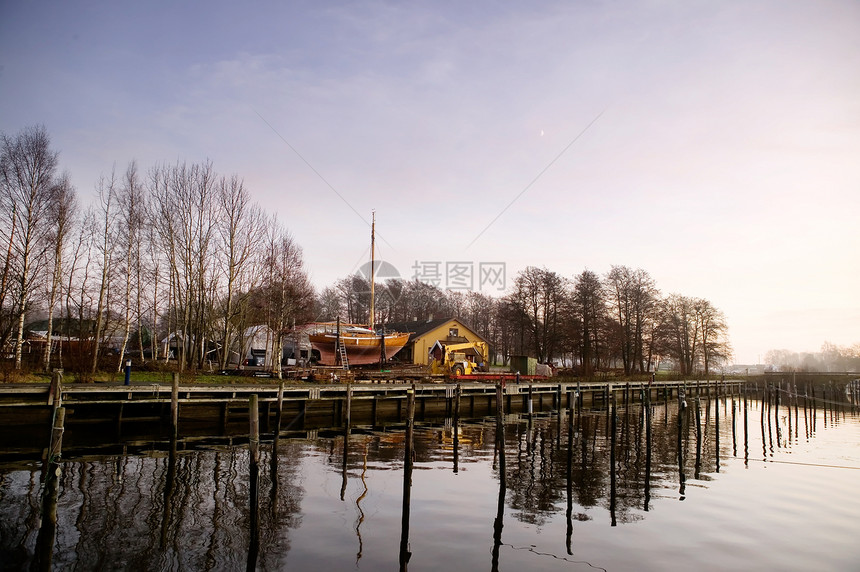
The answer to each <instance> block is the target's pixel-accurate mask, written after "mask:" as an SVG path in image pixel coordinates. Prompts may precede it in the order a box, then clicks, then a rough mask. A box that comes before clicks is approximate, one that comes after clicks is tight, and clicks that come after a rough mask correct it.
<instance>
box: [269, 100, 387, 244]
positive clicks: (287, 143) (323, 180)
mask: <svg viewBox="0 0 860 572" xmlns="http://www.w3.org/2000/svg"><path fill="white" fill-rule="evenodd" d="M254 113H256V114H257V117H259V118H260V119H261V120H262V121H263V123H265V124H266V125H268V126H269V129H271V130H272V132H273V133H274V134H275V135H277V136H278V138H279V139H280V140H281V141H283V142H284V143H285V144H286V146H287V147H289V148H290V150H291V151H292V152H293V153H295V154H296V156H297V157H298V158H299V159H301V160H302V161H303V162H304V164H305V165H307V166H308V168H309V169H310V170H311V171H313V172H314V174H315V175H316V176H317V177H319V179H320V180H321V181H322V182H323V183H325V184H326V186H327V187H328V188H329V189H331V190H332V191H333V192H334V194H336V195H337V196H338V198H339V199H340V200H341V201H343V204H345V205H346V206H348V207H349V209H350V210H351V211H352V212H354V213H355V214H356V215H357V216H358V218H360V219H361V221H362V222H363V223H364V224H366V225H367V226H368V227H369V226H370V223H369V222H367V220H366V219H365V218H364V217H363V216H361V213H359V212H358V211H357V210H355V207H353V206H352V205H351V204H350V202H349V201H348V200H346V198H344V196H343V195H342V194H340V193H339V192H338V190H337V189H335V188H334V187H333V186H332V184H331V183H329V182H328V181H327V180H326V178H325V177H323V176H322V173H320V172H319V171H317V170H316V169H315V168H314V166H313V165H311V164H310V162H309V161H308V160H307V159H305V158H304V156H303V155H302V154H301V153H299V151H298V149H296V148H295V147H293V146H292V145H290V142H289V141H287V140H286V139H284V136H283V135H281V134H280V133H278V130H277V129H275V127H274V126H273V125H272V124H271V123H269V122H268V121H266V118H265V117H263V116H262V115H260V113H259V112H258V111H257V110H256V109H255V110H254ZM376 234H377V236H378V237H379V238H380V239H382V242H384V243H385V244H387V245H388V246H391V244H389V242H388V241H387V240H385V237H384V236H382V235H381V234H379V233H376ZM391 248H392V250H395V249H394V247H393V246H391Z"/></svg>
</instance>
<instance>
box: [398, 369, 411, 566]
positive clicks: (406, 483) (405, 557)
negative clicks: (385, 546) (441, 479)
mask: <svg viewBox="0 0 860 572" xmlns="http://www.w3.org/2000/svg"><path fill="white" fill-rule="evenodd" d="M406 417H407V420H406V435H405V439H404V441H405V443H404V452H403V506H402V510H401V518H400V570H402V571H405V570H406V569H407V567H408V564H409V559H410V558H411V556H412V553H411V552H410V551H409V513H410V507H411V504H412V462H413V459H412V456H413V440H414V430H415V429H414V424H415V385H414V384H413V385H412V388H411V389H409V390H408V392H407V402H406Z"/></svg>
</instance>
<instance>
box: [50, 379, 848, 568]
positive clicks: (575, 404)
mask: <svg viewBox="0 0 860 572" xmlns="http://www.w3.org/2000/svg"><path fill="white" fill-rule="evenodd" d="M55 381H56V384H54V383H52V386H53V387H54V388H52V390H51V392H50V393H49V405H52V408H53V409H52V410H53V414H52V425H51V427H52V430H51V437H50V444H49V447H48V449H47V454H46V458H45V462H44V464H43V482H44V483H45V486H44V490H43V495H42V510H41V515H42V524H41V526H40V529H39V534H38V537H37V550H36V558H35V566H34V567H35V569H42V570H49V569H50V568H51V559H52V549H53V543H54V539H55V535H56V525H57V510H56V509H57V494H58V478H59V476H60V474H61V473H60V463H59V461H60V455H61V451H62V438H63V432H64V423H65V417H66V409H65V407H63V404H62V397H61V396H62V392H61V391H59V390H58V389H57V388H58V387H59V380H55ZM687 389H689V391H690V396H689V397H690V399H693V400H694V404H695V423H696V435H697V438H696V468H697V472H698V467H699V465H700V457H701V453H702V451H701V443H702V426H701V408H700V400H701V397H702V396H705V397H707V398H708V399H710V396H711V392H712V385H711V384H707V385H704V386H700V385H698V384H696V385H690V386H689V387H688V388H687ZM687 389H685V388H684V387H680V388H678V390H677V398H678V407H679V415H678V468H679V479H680V488H679V493H680V495H681V497H682V498H683V495H684V486H685V481H686V476H685V474H684V467H685V464H686V462H685V453H684V446H683V436H684V434H685V432H684V426H683V424H684V422H685V419H686V418H687V416H686V415H685V412H686V411H687V407H688V403H687V398H688V396H687ZM713 389H714V391H715V395H716V397H717V398H718V399H719V398H721V397H723V398H724V397H726V396H730V397H731V407H732V436H733V440H734V441H735V454H736V426H735V424H736V415H735V413H736V407H740V406H742V407H743V423H744V446H745V454H744V455H745V460H747V461H748V455H749V452H748V445H747V443H748V435H749V424H748V404H747V401H748V396H751V397H754V398H758V399H760V400H761V402H762V404H763V405H762V414H761V427H762V436H763V439H764V437H765V425H767V426H768V432H769V433H770V434H771V443H772V442H773V438H772V429H771V427H772V423H771V420H774V421H776V420H777V416H778V414H779V411H780V407H787V408H788V413H789V415H788V423H789V434H790V433H791V431H792V427H793V428H794V431H795V433H796V432H797V431H798V430H799V425H800V424H799V415H800V408H801V406H802V408H803V420H804V425H805V427H806V431H807V435H809V434H810V433H812V432H814V431H815V423H816V419H817V414H816V411H817V404H818V403H822V404H823V408H824V419H825V422H827V420H828V415H829V419H830V422H834V421H835V420H836V419H837V417H838V415H840V413H844V411H845V409H846V408H851V409H853V410H856V409H857V407H858V396H860V381H857V380H855V381H853V382H850V383H849V384H848V385H847V386H846V388H845V389H844V390H843V392H844V396H843V395H842V394H840V390H839V389H838V388H837V387H834V386H833V385H831V386H829V387H825V388H820V389H819V390H818V395H816V390H815V388H814V387H813V386H812V385H810V384H806V385H805V386H804V387H803V388H802V390H803V393H801V391H799V390H798V387H797V385H796V384H792V383H791V382H785V381H782V382H778V383H777V382H774V383H769V384H765V385H762V386H756V387H755V388H754V389H752V390H751V389H750V388H748V387H747V386H741V387H739V386H729V387H721V386H719V385H718V386H716V387H715V388H713ZM653 393H654V391H653V390H652V389H651V388H650V387H647V388H640V390H639V395H638V396H637V395H635V391H631V388H630V386H629V384H628V385H627V386H625V387H624V389H623V391H622V392H621V396H620V397H621V404H620V405H621V407H624V408H626V407H628V406H629V405H630V404H632V403H633V402H634V401H635V397H638V398H639V401H640V402H641V403H642V405H643V415H644V421H645V437H646V478H645V487H646V489H645V510H646V511H647V510H648V503H649V499H650V470H651V440H652V429H651V418H652V405H651V397H652V394H653ZM660 393H661V392H660V389H657V390H656V396H657V397H660ZM671 393H672V391H671V389H670V388H667V387H663V388H662V394H663V395H662V397H663V401H664V403H665V404H666V407H667V408H668V403H669V400H670V398H671ZM178 395H179V377H178V375H177V376H175V377H174V379H173V385H172V391H171V408H170V411H171V428H172V433H171V442H172V448H171V452H172V453H173V454H175V452H176V449H175V446H176V445H175V443H176V440H177V437H178V424H179V399H178ZM505 395H506V394H505V388H504V384H503V383H499V384H497V385H496V388H495V395H494V396H490V397H489V399H493V398H494V400H495V418H496V442H495V447H496V454H495V459H496V461H495V468H497V470H498V475H499V497H498V507H497V514H496V518H495V520H494V527H493V528H494V547H493V556H492V558H493V559H492V568H493V569H494V570H497V569H498V557H499V548H500V546H501V535H502V530H503V528H504V518H503V517H504V500H505V494H506V476H505V475H506V471H505V401H506V400H505V399H504V397H505ZM845 396H847V401H846V400H845V399H844V398H843V397H845ZM352 397H353V392H352V388H351V386H347V388H346V394H345V399H344V401H343V408H344V409H343V424H344V436H345V439H344V477H345V471H346V447H347V441H348V438H349V434H350V429H351V424H352V419H351V417H352ZM446 397H447V398H448V400H449V407H450V409H449V410H450V411H451V412H452V414H453V423H454V431H453V436H454V437H453V438H454V447H453V450H454V470H455V471H457V463H458V449H459V447H458V433H459V432H458V425H459V417H460V409H461V407H460V400H461V386H460V385H459V384H457V385H456V386H454V387H453V388H451V391H450V392H448V393H447V394H446ZM509 397H510V396H509ZM523 397H524V400H525V404H524V405H525V407H524V409H526V413H528V414H529V418H531V414H532V413H533V391H532V386H531V385H529V387H528V393H527V394H524V395H523ZM602 397H603V401H604V403H605V404H606V405H607V406H608V419H607V421H608V423H609V424H610V465H611V467H612V470H611V474H610V489H611V495H610V511H611V513H612V524H613V525H614V524H615V510H614V508H615V485H616V482H615V478H616V476H615V458H614V457H615V445H616V443H615V437H616V432H617V428H616V423H617V408H618V407H619V404H618V401H619V400H618V396H617V395H616V394H615V392H614V391H613V388H612V387H611V386H608V385H607V387H606V388H605V390H604V392H603V394H602ZM582 398H583V396H582V393H581V392H580V391H579V390H578V389H573V388H572V387H569V388H568V391H567V399H566V408H567V419H568V440H569V442H571V441H572V431H573V424H574V418H575V416H576V414H577V413H579V412H580V411H581V409H582V405H583V399H582ZM736 398H737V402H736ZM595 401H597V400H596V399H594V397H593V398H592V402H593V403H594V402H595ZM283 402H284V398H283V384H281V385H280V387H279V391H278V399H277V417H276V425H275V428H274V431H273V434H274V450H275V451H277V447H278V441H279V438H280V434H281V425H282V414H283ZM553 405H554V406H555V407H557V408H559V409H561V408H562V387H561V385H559V386H558V388H557V390H556V392H555V393H554V394H553ZM792 407H793V408H794V410H793V413H794V420H793V422H792V415H791V413H792ZM415 409H416V388H415V385H414V384H413V385H412V386H411V387H410V388H409V389H408V390H407V398H406V420H405V446H404V475H403V506H402V526H401V542H400V568H401V570H406V569H407V567H408V562H409V558H410V556H411V552H410V549H409V517H410V504H411V486H412V469H413V461H414V442H413V441H414V420H415ZM719 410H720V407H719V404H718V406H717V407H716V408H715V416H716V418H715V422H716V424H717V431H716V439H717V442H716V447H717V451H718V452H719V446H720V445H719V438H720V434H719V423H720V412H719ZM248 412H249V457H250V479H251V483H250V485H251V487H250V490H251V507H250V516H251V536H250V539H251V540H250V546H249V553H248V569H253V568H254V567H255V565H256V560H257V556H258V553H259V512H258V494H257V493H258V486H259V462H260V452H259V446H260V419H259V412H260V404H259V398H258V396H257V395H255V394H252V395H251V396H250V397H249V401H248ZM667 412H668V409H667ZM667 419H668V415H667ZM766 421H767V423H766ZM792 423H793V425H792ZM780 438H781V437H780V431H779V430H777V432H776V442H777V446H780V444H781V443H780ZM568 455H569V458H570V455H572V448H571V447H568ZM171 457H173V455H171ZM274 457H277V454H276V453H275V454H274ZM716 463H717V465H716V468H717V472H719V468H720V466H719V463H720V461H719V453H718V455H717V461H716ZM568 465H569V466H568V471H570V462H569V463H568ZM568 476H570V475H568ZM570 483H571V481H570V479H568V552H569V553H571V554H572V552H571V550H572V547H571V536H570V534H571V531H572V520H571V511H572V494H571V490H570V487H571V484H570ZM342 492H343V491H342Z"/></svg>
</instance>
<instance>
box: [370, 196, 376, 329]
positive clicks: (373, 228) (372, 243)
mask: <svg viewBox="0 0 860 572" xmlns="http://www.w3.org/2000/svg"><path fill="white" fill-rule="evenodd" d="M372 212H373V219H372V220H373V222H371V224H370V329H371V330H372V329H373V312H374V301H375V296H374V292H373V283H374V282H375V281H376V280H375V278H376V276H375V275H376V269H375V268H374V265H375V263H376V260H374V254H375V253H374V248H375V247H376V211H372Z"/></svg>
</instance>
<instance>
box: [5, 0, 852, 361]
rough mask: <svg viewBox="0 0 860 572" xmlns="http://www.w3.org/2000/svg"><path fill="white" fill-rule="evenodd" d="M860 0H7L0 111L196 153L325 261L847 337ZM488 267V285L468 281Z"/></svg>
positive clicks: (91, 172) (78, 169)
mask: <svg viewBox="0 0 860 572" xmlns="http://www.w3.org/2000/svg"><path fill="white" fill-rule="evenodd" d="M858 24H860V4H858V3H856V2H853V1H849V0H834V1H824V2H816V3H809V2H800V1H788V2H782V1H780V2H777V1H774V0H771V1H761V2H754V3H749V2H721V3H713V2H680V1H668V2H657V1H653V2H629V1H618V2H600V3H597V2H595V3H569V2H560V1H548V2H539V3H535V4H531V5H525V4H521V3H514V2H504V3H498V2H476V3H469V4H467V5H461V4H460V3H453V2H416V3H409V4H403V5H401V4H398V3H390V2H357V3H353V2H349V3H347V2H341V3H338V2H320V3H310V2H286V3H275V2H265V3H261V4H257V5H255V6H254V7H253V9H251V8H248V7H244V6H239V5H235V4H233V3H228V2H223V1H216V2H210V3H207V4H206V5H205V6H200V5H198V4H192V3H185V2H180V3H175V4H169V5H163V6H158V7H157V9H156V8H155V7H152V6H151V5H147V4H139V5H120V4H115V3H108V2H104V3H101V2H85V3H60V2H27V3H4V4H3V5H2V6H0V102H2V105H0V130H2V131H3V132H5V133H16V132H18V131H19V130H20V129H22V128H24V127H26V126H29V125H34V124H44V125H45V126H46V128H47V130H48V132H49V133H50V135H51V137H52V144H53V147H54V148H55V149H57V150H59V151H60V153H61V154H60V164H61V169H64V170H68V171H69V173H70V176H71V179H72V181H73V183H74V184H75V186H76V187H77V190H78V192H79V194H80V195H81V197H82V199H84V200H86V199H87V197H91V196H92V195H93V193H94V191H93V189H94V185H95V183H96V180H97V179H98V177H99V175H101V174H103V173H108V172H110V170H111V169H112V167H113V166H114V165H116V167H117V169H118V170H122V169H123V168H124V167H125V165H126V164H127V163H128V162H129V161H131V160H136V161H137V162H138V164H139V165H140V166H141V167H142V168H144V169H147V168H149V167H151V166H153V165H157V164H166V163H167V164H169V163H174V162H176V161H190V162H197V161H203V160H206V159H209V160H211V161H212V162H213V163H214V167H215V169H216V170H218V171H219V172H221V173H228V174H229V173H236V174H238V175H239V176H241V177H243V178H244V180H245V183H246V185H247V186H248V188H249V189H251V191H252V193H253V194H254V196H255V197H256V199H257V200H258V201H259V202H260V204H262V205H264V206H265V208H267V209H268V210H270V211H271V212H276V213H277V214H278V215H279V217H280V218H281V220H282V221H284V223H285V224H286V226H287V227H288V228H289V229H290V230H291V231H292V233H293V236H294V237H295V239H296V241H297V242H298V244H300V245H301V246H302V248H303V249H304V254H305V263H306V265H307V268H308V269H309V271H310V273H311V275H312V277H313V280H314V282H315V284H316V285H317V286H318V287H323V286H326V285H330V284H332V283H333V282H334V281H335V280H337V279H338V278H341V277H344V276H346V275H348V274H351V273H352V272H354V271H355V270H356V269H357V268H358V266H360V265H361V264H362V263H364V262H365V261H366V260H367V252H368V247H369V244H368V242H369V226H368V224H369V221H370V213H371V210H374V209H375V210H376V216H377V225H378V231H379V235H380V239H381V240H380V241H379V246H380V253H379V256H380V257H381V258H384V259H385V260H387V261H389V262H390V263H391V264H393V266H394V267H396V268H397V269H398V270H399V271H400V273H401V275H402V276H403V277H404V278H411V273H412V272H413V270H412V269H413V267H414V266H415V265H416V263H417V262H420V261H438V262H442V263H444V262H453V261H469V262H472V263H474V264H479V263H481V262H503V263H504V264H505V267H506V270H507V277H508V284H511V283H512V280H513V277H514V276H515V275H516V273H517V272H518V271H520V270H522V269H523V268H525V267H526V266H529V265H533V266H539V267H546V268H548V269H550V270H553V271H555V272H557V273H559V274H560V275H563V276H566V277H573V276H574V275H576V274H578V273H580V272H582V270H584V269H590V270H593V271H595V272H598V273H600V274H603V273H605V272H607V271H608V270H609V269H610V267H611V265H613V264H619V265H627V266H630V267H634V268H642V269H644V270H646V271H648V272H649V273H650V274H651V276H652V277H653V278H654V279H655V281H656V283H657V286H658V287H659V288H660V289H661V290H662V291H663V292H664V293H672V292H678V293H681V294H684V295H688V296H696V297H702V298H706V299H708V300H710V301H711V302H712V303H713V304H714V305H715V306H716V307H717V308H719V309H720V310H722V311H723V312H724V313H725V314H726V317H727V321H728V324H729V329H730V332H729V333H730V338H731V342H732V346H733V347H734V350H735V360H734V361H736V362H738V363H757V362H759V361H761V359H762V358H763V357H764V354H765V353H766V352H767V351H768V350H770V349H790V350H794V351H798V352H801V351H818V350H819V349H820V348H821V345H822V344H823V343H824V342H825V341H828V342H831V343H834V344H837V345H841V346H847V345H851V344H855V343H858V342H860V327H858V324H860V299H858V294H857V284H858V283H860V268H858V266H860V265H858V263H857V254H856V253H857V252H860V229H858V224H857V213H858V212H860V192H858V189H860V161H858V160H857V157H860V72H858V70H860V34H858V33H857V29H858ZM488 293H493V292H488Z"/></svg>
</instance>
